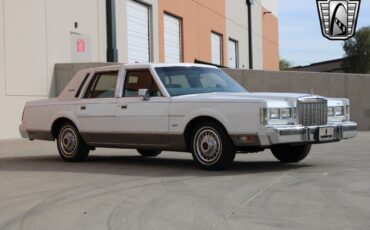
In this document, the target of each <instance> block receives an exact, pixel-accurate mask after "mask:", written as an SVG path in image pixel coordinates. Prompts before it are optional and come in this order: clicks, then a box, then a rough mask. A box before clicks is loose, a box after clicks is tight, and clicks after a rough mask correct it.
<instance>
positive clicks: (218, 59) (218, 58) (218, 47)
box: [211, 33, 222, 65]
mask: <svg viewBox="0 0 370 230" xmlns="http://www.w3.org/2000/svg"><path fill="white" fill-rule="evenodd" d="M211 52H212V63H213V64H216V65H222V37H221V35H219V34H216V33H211Z"/></svg>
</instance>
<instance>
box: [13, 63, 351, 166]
mask: <svg viewBox="0 0 370 230" xmlns="http://www.w3.org/2000/svg"><path fill="white" fill-rule="evenodd" d="M20 133H21V135H22V137H24V138H28V139H30V140H48V141H55V140H56V143H57V148H58V151H59V154H60V156H61V158H62V159H63V160H65V161H68V162H80V161H84V160H85V159H86V158H87V156H88V154H89V152H90V151H93V150H95V149H96V148H124V149H136V150H137V152H138V153H139V154H141V155H142V156H143V157H155V156H157V155H159V154H160V153H161V152H162V151H176V152H190V153H192V156H193V159H194V161H195V162H196V163H197V164H198V165H199V166H200V167H201V168H203V169H206V170H220V169H225V168H227V167H229V166H231V165H232V162H233V160H234V157H235V154H237V153H256V152H261V151H264V150H267V149H269V150H271V152H272V154H273V155H274V156H275V157H276V158H277V159H278V160H279V161H281V162H283V163H296V162H299V161H302V160H303V159H304V158H305V157H306V156H307V155H308V154H309V152H310V150H311V146H312V145H313V144H324V143H331V142H338V141H341V140H343V139H349V138H353V137H355V136H356V133H357V124H356V123H354V122H352V121H350V103H349V100H348V99H345V98H328V97H323V96H318V95H313V94H308V93H301V94H296V93H294V94H293V93H251V92H248V91H247V90H246V89H245V88H243V87H242V86H241V85H239V84H238V83H237V82H236V81H234V80H233V79H232V78H231V77H229V76H228V75H227V74H225V72H223V71H222V70H221V69H218V68H216V67H213V66H208V65H197V64H151V63H150V64H122V65H117V66H110V67H99V68H92V69H86V70H82V71H80V72H78V73H77V74H76V75H75V76H74V77H73V78H72V80H71V81H70V82H69V83H68V84H67V86H66V87H65V89H64V90H63V91H62V92H61V93H60V95H59V96H58V97H57V98H51V99H45V100H39V101H32V102H28V103H26V105H25V108H24V111H23V117H22V124H21V125H20Z"/></svg>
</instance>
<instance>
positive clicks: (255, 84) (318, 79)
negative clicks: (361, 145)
mask: <svg viewBox="0 0 370 230" xmlns="http://www.w3.org/2000/svg"><path fill="white" fill-rule="evenodd" d="M225 72H226V73H228V74H229V75H230V76H232V77H233V78H234V79H235V80H237V81H238V82H239V83H240V84H242V85H243V86H244V87H245V88H246V89H248V90H249V91H250V92H294V93H302V92H303V93H311V92H312V91H313V92H314V93H315V94H318V95H322V96H326V97H339V98H341V97H345V98H349V99H350V101H351V120H353V121H356V122H357V123H358V124H359V127H360V130H370V90H369V89H370V75H363V74H334V73H313V72H269V71H257V70H231V69H227V70H225Z"/></svg>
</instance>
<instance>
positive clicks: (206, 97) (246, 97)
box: [172, 93, 312, 107]
mask: <svg viewBox="0 0 370 230" xmlns="http://www.w3.org/2000/svg"><path fill="white" fill-rule="evenodd" d="M307 96H310V97H311V96H312V95H310V94H294V93H204V94H191V95H183V96H176V97H173V98H172V101H173V102H194V103H197V102H213V103H214V102H218V103H240V102H250V103H252V102H256V103H261V104H263V105H265V106H267V107H291V106H294V104H295V101H296V100H297V99H298V98H302V97H307Z"/></svg>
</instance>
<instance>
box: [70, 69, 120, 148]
mask: <svg viewBox="0 0 370 230" xmlns="http://www.w3.org/2000/svg"><path fill="white" fill-rule="evenodd" d="M117 80H118V71H106V72H96V73H94V75H93V77H92V78H91V80H90V82H89V84H88V86H87V89H86V91H85V93H84V95H83V96H82V99H81V100H80V103H79V105H78V107H77V112H76V114H77V118H78V120H79V122H80V133H81V135H82V136H83V137H84V139H85V140H86V141H87V142H89V143H101V142H106V141H107V139H109V136H111V135H112V134H113V133H114V129H115V128H114V124H115V117H116V108H117V100H118V99H117V98H116V97H115V90H116V84H117Z"/></svg>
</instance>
